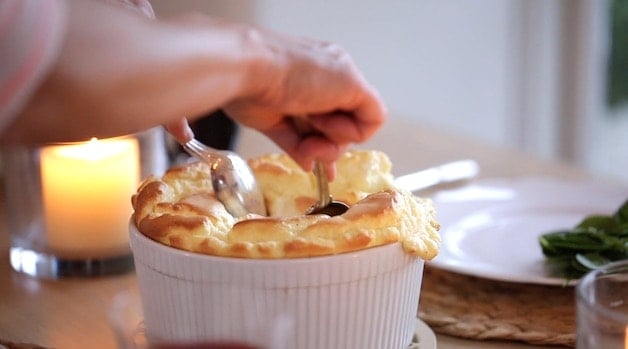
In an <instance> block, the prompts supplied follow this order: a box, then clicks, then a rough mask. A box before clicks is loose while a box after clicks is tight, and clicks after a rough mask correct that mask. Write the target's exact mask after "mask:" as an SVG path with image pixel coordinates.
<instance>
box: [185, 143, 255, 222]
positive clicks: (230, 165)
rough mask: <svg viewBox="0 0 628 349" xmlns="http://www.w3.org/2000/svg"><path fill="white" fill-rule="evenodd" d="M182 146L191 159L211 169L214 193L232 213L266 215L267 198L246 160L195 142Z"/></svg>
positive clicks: (231, 153)
mask: <svg viewBox="0 0 628 349" xmlns="http://www.w3.org/2000/svg"><path fill="white" fill-rule="evenodd" d="M182 146H183V149H185V151H187V152H188V153H189V154H190V155H192V156H195V157H197V158H198V159H200V160H202V161H205V162H206V163H208V164H209V165H210V168H211V180H212V187H213V188H214V193H215V194H216V197H217V198H218V200H220V202H222V203H223V205H225V208H226V209H227V211H229V213H231V214H232V215H233V216H234V217H242V216H245V215H246V214H247V213H257V214H260V215H263V216H265V215H266V206H265V204H264V197H263V196H262V192H261V191H260V190H259V187H258V186H257V182H256V181H255V176H254V175H253V172H252V171H251V168H250V167H249V165H248V164H247V163H246V161H244V159H242V158H241V157H240V156H238V155H237V154H236V153H234V152H231V151H221V150H216V149H213V148H210V147H208V146H206V145H205V144H203V143H201V142H199V141H198V140H196V139H192V140H190V141H188V142H187V143H184V144H182Z"/></svg>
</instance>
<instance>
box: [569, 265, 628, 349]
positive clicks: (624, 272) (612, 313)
mask: <svg viewBox="0 0 628 349" xmlns="http://www.w3.org/2000/svg"><path fill="white" fill-rule="evenodd" d="M576 304H577V329H578V330H577V344H576V348H578V349H602V348H604V349H626V348H628V260H624V261H621V262H615V263H611V264H609V265H607V266H605V267H603V268H600V269H597V270H594V271H592V272H589V273H588V274H587V275H585V276H584V277H583V278H582V279H581V280H580V282H579V283H578V285H577V286H576Z"/></svg>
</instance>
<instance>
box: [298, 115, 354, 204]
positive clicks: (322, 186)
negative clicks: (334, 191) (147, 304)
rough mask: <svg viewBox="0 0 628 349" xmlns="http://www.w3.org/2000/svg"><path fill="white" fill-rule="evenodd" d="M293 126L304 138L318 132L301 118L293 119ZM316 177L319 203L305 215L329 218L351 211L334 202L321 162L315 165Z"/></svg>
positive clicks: (338, 202)
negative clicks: (321, 215) (320, 215)
mask: <svg viewBox="0 0 628 349" xmlns="http://www.w3.org/2000/svg"><path fill="white" fill-rule="evenodd" d="M292 121H293V124H294V126H295V128H296V129H297V131H298V132H299V133H300V134H301V135H302V136H304V137H306V136H309V135H315V134H316V131H314V130H313V129H312V127H311V126H310V125H309V124H308V123H307V122H306V121H305V120H303V119H300V118H299V117H294V118H292ZM314 176H315V177H316V184H317V187H318V202H317V203H315V204H314V205H313V206H312V207H310V208H309V209H308V210H307V212H305V214H308V215H312V214H326V215H328V216H338V215H341V214H343V213H345V212H347V210H348V209H349V206H348V205H347V204H345V203H343V202H340V201H334V200H333V199H332V197H331V195H330V193H329V181H328V180H327V173H326V172H325V166H323V164H322V163H321V162H320V161H316V162H315V163H314Z"/></svg>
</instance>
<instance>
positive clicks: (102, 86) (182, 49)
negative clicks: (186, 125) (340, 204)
mask: <svg viewBox="0 0 628 349" xmlns="http://www.w3.org/2000/svg"><path fill="white" fill-rule="evenodd" d="M68 3H69V5H70V6H69V7H70V11H71V12H70V16H69V23H68V30H67V36H66V38H65V42H64V46H63V50H62V54H61V56H60V57H59V59H58V61H57V62H56V65H55V67H54V69H53V71H52V72H51V73H50V75H49V76H48V78H47V79H46V81H45V82H44V83H43V84H42V85H41V87H40V88H39V89H38V91H37V93H36V95H35V96H34V98H31V102H30V103H29V105H28V106H27V108H26V109H24V111H23V113H22V115H20V116H19V117H18V118H17V119H16V122H15V123H14V124H13V126H12V127H10V129H9V132H7V133H6V134H5V137H4V138H5V140H7V139H8V140H11V139H13V140H18V141H22V142H23V141H54V140H74V139H84V138H85V136H86V135H93V136H98V137H107V136H112V135H117V134H121V133H130V132H135V131H138V130H142V129H145V128H147V127H151V126H154V125H158V124H163V123H167V122H171V121H173V120H175V119H176V118H178V117H183V116H188V117H195V116H200V115H202V114H204V113H206V112H209V111H211V110H213V109H216V108H219V107H220V106H221V105H223V104H225V103H227V102H229V101H230V100H233V99H236V98H238V97H239V96H242V95H245V94H247V93H250V91H251V90H252V88H253V87H252V86H250V85H251V83H250V82H251V81H255V79H251V77H250V75H249V77H248V79H246V80H245V79H244V77H245V76H246V75H247V74H254V71H256V70H258V69H257V68H255V66H256V65H259V64H261V63H260V62H263V61H264V59H263V57H261V56H262V55H265V54H266V53H265V52H264V49H263V48H262V47H261V46H260V45H259V44H258V42H257V40H256V38H255V34H254V31H252V30H251V29H250V28H247V29H245V28H237V29H235V30H234V25H233V24H227V23H224V22H220V21H211V20H209V19H207V18H200V17H199V18H198V19H195V20H191V21H189V20H188V21H186V23H185V24H184V23H182V22H176V23H175V22H169V21H164V22H154V21H149V20H144V19H141V20H138V18H137V16H134V15H133V14H129V13H126V12H125V11H121V10H118V9H115V8H111V7H110V6H106V5H103V4H100V3H94V2H91V1H84V0H78V1H75V0H73V1H69V2H68ZM87 38H89V41H86V39H87ZM31 125H37V128H36V129H34V130H33V128H32V127H31ZM51 135H54V138H56V139H50V137H51Z"/></svg>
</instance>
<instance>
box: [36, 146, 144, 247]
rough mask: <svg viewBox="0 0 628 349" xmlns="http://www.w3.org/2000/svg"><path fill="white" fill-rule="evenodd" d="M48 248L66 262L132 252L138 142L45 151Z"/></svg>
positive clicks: (43, 152)
mask: <svg viewBox="0 0 628 349" xmlns="http://www.w3.org/2000/svg"><path fill="white" fill-rule="evenodd" d="M41 178H42V195H43V206H44V219H45V224H46V237H47V239H48V241H47V242H48V246H49V247H50V249H51V250H53V251H54V253H55V254H56V255H59V256H65V257H66V258H106V257H112V256H116V255H120V254H122V253H124V252H125V251H128V249H129V247H128V222H129V217H130V215H131V210H132V208H131V195H133V193H134V192H135V190H136V187H137V184H138V182H139V178H140V162H139V144H138V142H137V140H136V139H135V138H116V139H107V140H96V139H92V140H91V141H89V142H84V143H77V144H68V145H52V146H47V147H44V148H43V149H42V151H41Z"/></svg>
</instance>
